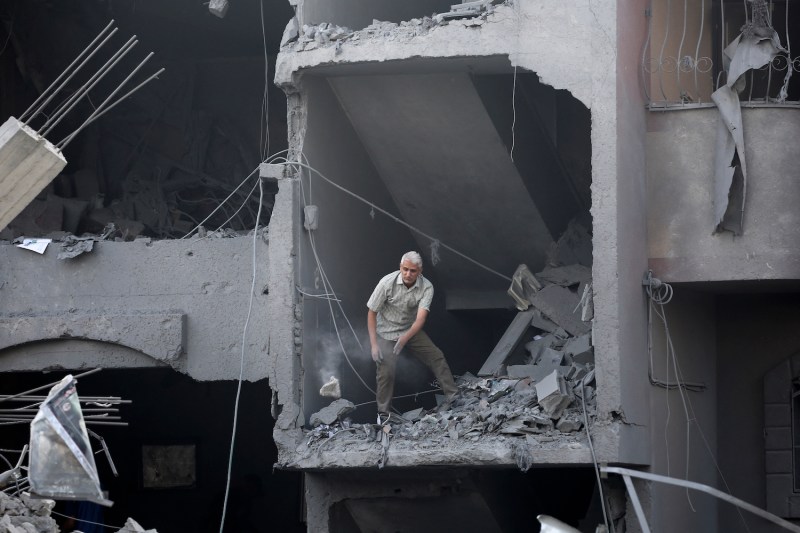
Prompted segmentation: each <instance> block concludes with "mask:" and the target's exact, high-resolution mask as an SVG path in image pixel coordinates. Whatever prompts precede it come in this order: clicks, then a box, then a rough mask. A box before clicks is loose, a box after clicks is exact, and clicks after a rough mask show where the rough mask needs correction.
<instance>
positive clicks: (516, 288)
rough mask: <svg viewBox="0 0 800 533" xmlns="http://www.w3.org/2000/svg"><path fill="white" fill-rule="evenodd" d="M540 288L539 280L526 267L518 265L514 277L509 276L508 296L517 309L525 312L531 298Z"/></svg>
mask: <svg viewBox="0 0 800 533" xmlns="http://www.w3.org/2000/svg"><path fill="white" fill-rule="evenodd" d="M541 288H542V284H541V283H539V280H537V279H536V277H535V276H534V275H533V274H532V273H531V271H530V270H528V267H527V265H519V266H518V267H517V270H516V271H514V275H513V276H511V286H510V287H509V288H508V295H509V296H511V297H512V298H513V299H514V301H515V302H516V304H517V309H519V310H520V311H525V310H527V309H528V307H530V305H531V302H530V299H531V296H533V295H534V294H536V291H538V290H540V289H541Z"/></svg>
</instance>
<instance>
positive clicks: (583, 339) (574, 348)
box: [563, 333, 594, 364]
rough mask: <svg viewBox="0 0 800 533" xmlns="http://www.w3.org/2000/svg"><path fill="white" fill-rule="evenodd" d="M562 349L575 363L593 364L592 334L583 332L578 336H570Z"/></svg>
mask: <svg viewBox="0 0 800 533" xmlns="http://www.w3.org/2000/svg"><path fill="white" fill-rule="evenodd" d="M563 351H564V353H565V354H567V355H568V356H570V357H571V358H572V361H573V362H575V363H583V364H587V363H592V364H594V348H592V334H591V333H584V334H583V335H581V336H579V337H572V338H570V339H568V340H567V342H566V343H565V344H564V348H563Z"/></svg>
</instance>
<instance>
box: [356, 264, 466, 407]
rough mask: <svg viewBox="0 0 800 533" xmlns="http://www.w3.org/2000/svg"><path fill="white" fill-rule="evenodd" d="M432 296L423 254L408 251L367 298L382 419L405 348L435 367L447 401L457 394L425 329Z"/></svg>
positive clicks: (370, 335)
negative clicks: (423, 266) (396, 369)
mask: <svg viewBox="0 0 800 533" xmlns="http://www.w3.org/2000/svg"><path fill="white" fill-rule="evenodd" d="M432 300H433V284H432V283H431V282H430V281H428V280H427V279H425V278H424V277H423V276H422V257H421V256H420V255H419V254H418V253H417V252H407V253H406V254H404V255H403V257H402V258H401V259H400V270H397V271H395V272H392V273H391V274H388V275H386V276H384V277H383V278H381V280H380V281H379V282H378V285H377V287H375V290H374V291H373V292H372V296H370V299H369V301H368V302H367V307H368V308H369V311H368V312H367V329H368V330H369V343H370V346H371V348H372V360H373V361H375V363H376V364H377V372H376V375H377V378H376V382H377V391H376V393H377V394H376V396H377V400H378V413H379V415H382V416H381V419H382V420H384V419H386V418H388V416H389V410H390V408H391V406H392V396H393V394H394V376H395V368H396V367H397V357H398V356H399V355H400V353H401V352H402V351H403V349H404V348H405V349H407V350H408V351H410V352H411V353H412V354H414V355H415V356H416V357H417V359H419V360H420V361H422V362H423V363H425V365H427V366H428V368H430V369H431V371H432V372H433V374H434V375H435V376H436V379H437V380H438V381H439V385H441V387H442V390H443V391H444V394H445V402H446V404H447V405H449V404H450V403H451V402H452V400H453V398H454V397H455V395H456V393H457V392H458V388H457V387H456V384H455V382H454V381H453V374H452V373H451V372H450V367H449V366H448V365H447V361H446V360H445V358H444V354H443V353H442V351H441V350H440V349H439V348H437V347H436V345H435V344H433V341H431V339H430V337H428V335H427V334H426V333H425V332H424V331H422V327H423V326H424V325H425V319H427V318H428V313H429V312H430V308H431V301H432ZM384 417H385V418H384Z"/></svg>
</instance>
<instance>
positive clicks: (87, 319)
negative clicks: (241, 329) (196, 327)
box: [0, 313, 186, 361]
mask: <svg viewBox="0 0 800 533" xmlns="http://www.w3.org/2000/svg"><path fill="white" fill-rule="evenodd" d="M62 339H85V340H93V341H101V342H109V343H112V344H119V345H121V346H127V347H128V348H133V349H134V350H138V351H140V352H142V353H144V354H146V355H149V356H150V357H152V358H153V359H158V360H159V361H172V360H175V359H177V358H178V357H180V356H181V355H182V354H183V353H184V346H185V345H186V315H185V314H183V313H141V314H133V313H131V314H116V313H110V314H109V313H98V314H73V313H60V314H57V315H53V316H16V317H0V350H4V349H6V348H10V347H12V346H17V345H20V344H27V343H30V342H37V341H48V340H62Z"/></svg>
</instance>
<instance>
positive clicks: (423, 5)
mask: <svg viewBox="0 0 800 533" xmlns="http://www.w3.org/2000/svg"><path fill="white" fill-rule="evenodd" d="M453 3H454V2H451V1H450V0H435V1H430V0H403V1H402V2H398V1H397V0H301V1H300V2H298V4H299V5H298V7H299V10H298V13H299V15H300V21H301V22H300V24H301V25H302V24H319V23H321V22H331V23H333V24H338V25H339V26H347V27H349V28H352V29H354V30H358V29H361V28H364V27H366V26H369V25H370V24H372V20H373V19H377V20H388V21H391V22H400V21H402V20H411V19H412V18H422V17H424V16H431V15H432V14H433V13H437V12H438V13H443V12H447V11H450V5H452V4H453Z"/></svg>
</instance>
